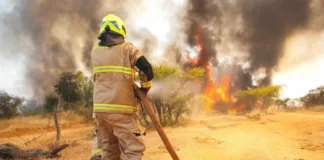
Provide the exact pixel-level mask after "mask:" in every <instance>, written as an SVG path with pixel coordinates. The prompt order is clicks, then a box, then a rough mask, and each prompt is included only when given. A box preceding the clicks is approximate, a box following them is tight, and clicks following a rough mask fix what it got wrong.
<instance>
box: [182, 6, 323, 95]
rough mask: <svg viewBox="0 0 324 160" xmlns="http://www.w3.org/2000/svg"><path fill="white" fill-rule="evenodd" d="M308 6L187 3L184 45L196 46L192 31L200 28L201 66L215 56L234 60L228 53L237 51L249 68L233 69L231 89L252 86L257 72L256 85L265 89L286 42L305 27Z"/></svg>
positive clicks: (307, 17) (215, 57) (308, 10)
mask: <svg viewBox="0 0 324 160" xmlns="http://www.w3.org/2000/svg"><path fill="white" fill-rule="evenodd" d="M310 3H311V1H309V0H284V1H283V0H262V1H260V0H245V1H242V0H232V1H222V0H217V1H214V0H202V1H197V0H189V6H188V10H187V15H186V20H187V23H186V25H187V26H188V27H187V30H186V35H187V37H188V40H187V41H188V43H189V44H190V45H192V46H193V45H197V44H195V34H196V29H195V27H196V26H197V25H200V26H201V27H202V30H203V31H204V32H203V34H202V37H203V43H204V46H205V47H206V48H205V49H206V50H205V51H206V52H207V54H202V55H200V56H201V57H200V58H201V59H202V62H203V63H204V64H206V61H210V59H218V57H217V55H218V54H222V55H223V56H233V55H232V53H229V52H231V51H232V52H233V51H236V52H237V53H236V55H235V56H237V57H240V59H245V60H246V61H249V62H250V68H249V70H245V71H244V70H243V69H238V66H237V65H235V66H233V68H237V69H234V71H233V74H235V75H234V77H237V78H235V79H237V80H236V81H237V84H234V85H235V86H240V87H239V88H241V89H245V88H248V87H250V86H252V77H251V76H252V73H255V72H257V71H258V70H259V69H264V71H265V73H263V74H264V75H265V76H264V78H263V79H261V80H260V81H259V82H258V83H259V85H268V84H270V83H271V76H272V72H273V70H274V69H275V67H276V66H277V64H278V63H279V60H280V58H281V57H282V55H283V49H284V42H285V40H286V39H287V38H288V37H289V36H290V35H291V34H292V33H294V32H295V31H298V29H302V28H303V27H306V26H307V24H308V19H309V14H310V11H311V10H310V7H309V6H310ZM318 3H319V2H318ZM233 46H234V47H233ZM216 48H217V51H218V53H217V52H216ZM219 48H220V49H219ZM235 49H236V50H235ZM220 50H221V51H223V52H220ZM224 52H225V53H224ZM226 52H228V53H226ZM238 53H239V54H238ZM244 53H247V54H244ZM213 64H217V63H213ZM234 83H235V82H234Z"/></svg>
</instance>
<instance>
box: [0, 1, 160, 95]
mask: <svg viewBox="0 0 324 160" xmlns="http://www.w3.org/2000/svg"><path fill="white" fill-rule="evenodd" d="M9 3H10V5H12V6H14V8H13V10H12V11H11V12H9V13H7V14H6V15H5V16H4V17H3V18H2V20H3V22H4V24H5V27H3V28H5V29H6V32H5V35H3V36H5V37H6V41H7V42H1V43H2V44H6V45H7V46H6V47H7V50H9V51H11V52H10V53H11V54H13V55H15V56H19V57H20V56H24V57H25V60H26V64H25V67H26V73H25V74H26V75H25V82H26V86H28V87H30V88H31V89H32V90H33V94H34V97H35V98H36V99H37V100H38V101H42V98H43V97H44V96H45V94H47V93H48V92H49V91H51V90H52V91H53V89H54V88H53V86H54V84H55V83H56V81H57V78H58V76H59V75H60V74H61V73H62V72H75V71H77V70H81V71H83V72H88V73H90V72H91V71H90V66H91V62H90V52H91V50H92V47H93V45H94V44H95V43H97V36H98V31H99V25H100V23H101V19H102V18H103V17H104V16H105V15H107V14H108V13H114V14H117V15H119V16H120V17H122V18H123V19H124V20H125V22H126V25H127V24H128V23H129V20H130V17H132V16H131V15H132V14H134V13H132V12H128V11H127V12H126V10H125V9H126V7H125V6H126V5H127V6H132V5H134V4H135V3H136V2H135V1H123V2H120V1H117V0H110V1H105V0H98V1H93V2H91V3H90V2H89V1H87V0H69V1H42V0H34V1H20V0H16V1H10V2H9ZM111 4H114V5H111ZM136 12H137V11H136ZM137 13H138V14H139V13H140V12H137ZM129 26H131V25H129ZM130 28H131V29H134V27H130ZM128 31H129V30H128ZM131 32H132V31H131ZM144 33H145V34H144ZM136 36H137V37H139V38H138V39H144V41H146V42H150V43H144V44H143V48H144V50H145V51H147V52H150V47H151V46H152V45H153V44H154V41H152V38H151V39H149V38H147V37H152V35H150V34H149V33H148V32H140V33H139V34H137V35H136ZM22 53H23V54H22Z"/></svg>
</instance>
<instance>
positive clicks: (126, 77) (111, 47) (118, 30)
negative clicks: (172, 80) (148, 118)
mask: <svg viewBox="0 0 324 160" xmlns="http://www.w3.org/2000/svg"><path fill="white" fill-rule="evenodd" d="M125 38H126V27H125V24H124V22H123V20H121V19H120V18H119V17H117V16H116V15H113V14H109V15H107V16H106V17H104V18H103V20H102V23H101V26H100V34H99V37H98V39H99V40H100V42H99V44H98V45H95V46H94V48H93V51H92V53H91V61H92V65H93V74H94V92H93V101H94V105H93V106H94V107H93V111H94V113H95V116H96V118H95V119H96V123H97V129H98V145H99V148H101V149H102V159H104V160H119V159H120V158H121V159H122V160H140V159H142V157H143V152H144V151H145V144H144V139H143V136H144V135H145V131H144V129H143V128H142V127H141V125H140V123H139V118H138V115H137V114H136V112H137V111H138V107H137V106H138V105H137V99H136V97H135V90H134V86H133V83H134V79H133V70H134V69H138V70H139V78H140V81H141V82H140V85H141V90H142V91H143V92H144V93H146V94H147V92H148V91H149V90H150V88H151V86H152V79H153V77H154V74H153V69H152V66H151V64H150V63H149V62H148V61H147V59H146V58H145V57H144V56H143V53H142V52H141V51H140V50H139V49H137V48H136V47H135V46H134V45H132V44H131V43H129V42H125Z"/></svg>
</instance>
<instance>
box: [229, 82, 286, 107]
mask: <svg viewBox="0 0 324 160" xmlns="http://www.w3.org/2000/svg"><path fill="white" fill-rule="evenodd" d="M281 89H282V87H281V86H278V85H276V86H265V87H260V88H254V89H250V90H242V91H238V92H236V93H235V94H234V96H235V98H237V99H238V100H241V101H245V102H246V103H248V104H249V106H250V108H249V109H250V110H252V109H254V108H255V107H256V106H255V105H256V104H257V102H259V105H260V107H261V110H263V111H265V110H266V109H268V107H269V106H270V105H271V104H273V103H275V101H276V100H277V99H278V98H279V96H280V92H281Z"/></svg>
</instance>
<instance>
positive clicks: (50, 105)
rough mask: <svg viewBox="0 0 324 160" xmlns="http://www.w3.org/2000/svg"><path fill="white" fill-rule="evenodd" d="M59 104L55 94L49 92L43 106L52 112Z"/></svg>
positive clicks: (48, 111) (46, 110)
mask: <svg viewBox="0 0 324 160" xmlns="http://www.w3.org/2000/svg"><path fill="white" fill-rule="evenodd" d="M56 105H57V97H56V96H55V94H48V95H46V96H45V99H44V104H43V108H44V110H45V112H46V113H52V112H53V111H54V108H55V106H56Z"/></svg>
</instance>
